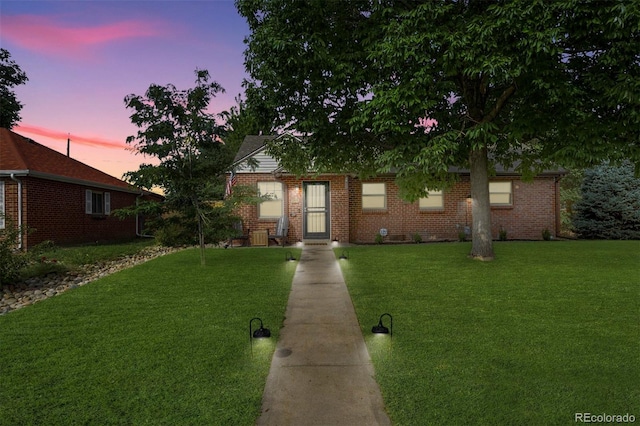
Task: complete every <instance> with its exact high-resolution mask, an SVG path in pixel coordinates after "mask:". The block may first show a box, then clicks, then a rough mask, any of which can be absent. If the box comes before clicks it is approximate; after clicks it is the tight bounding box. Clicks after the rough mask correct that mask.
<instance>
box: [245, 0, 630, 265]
mask: <svg viewBox="0 0 640 426" xmlns="http://www.w3.org/2000/svg"><path fill="white" fill-rule="evenodd" d="M236 4H237V7H238V10H239V11H240V13H241V14H242V15H243V16H244V17H246V18H247V21H248V23H249V27H250V29H251V33H250V35H249V36H248V37H247V39H246V43H247V46H248V47H247V50H246V52H245V62H246V67H247V70H248V71H249V73H250V76H251V80H250V81H248V82H247V83H246V89H247V96H248V102H249V104H250V105H251V107H252V108H254V109H255V110H256V111H258V112H259V113H261V114H262V115H263V116H264V118H265V119H271V120H273V121H274V123H275V125H276V126H277V127H278V128H280V129H287V128H288V129H292V130H295V131H297V132H301V133H303V134H305V135H307V138H306V143H305V145H303V146H300V145H297V144H296V143H295V142H293V141H291V140H288V139H286V138H283V139H279V141H278V143H277V144H274V145H273V146H272V147H271V151H272V153H273V154H274V155H276V156H277V157H279V158H280V160H281V161H282V162H283V164H284V165H285V167H286V168H287V169H288V170H292V171H294V172H296V173H298V174H303V173H305V172H306V171H307V170H308V169H309V167H310V165H311V164H313V166H314V169H315V170H320V171H324V170H331V171H354V170H356V171H359V172H360V173H361V174H363V175H366V174H373V173H380V172H385V171H390V170H394V171H396V172H397V181H398V184H399V185H400V187H401V190H402V191H403V194H404V195H405V197H406V198H407V199H415V198H416V197H418V196H421V195H424V194H425V190H426V189H437V188H443V187H446V186H447V185H448V184H450V183H451V181H452V180H453V179H455V175H453V174H451V173H449V170H450V167H452V166H457V167H463V168H466V169H468V170H469V171H470V179H471V195H472V198H473V204H472V214H473V226H472V228H473V244H472V249H471V255H472V256H473V257H476V258H483V259H491V258H493V247H492V240H491V233H490V223H491V213H490V206H489V191H488V182H489V177H490V175H491V173H492V170H493V169H494V167H495V165H497V164H501V165H503V166H505V167H511V168H514V169H515V170H518V171H520V172H521V173H522V174H523V175H524V176H525V177H532V176H533V175H534V174H535V173H536V172H539V171H540V170H542V169H544V168H548V167H554V166H557V165H561V166H575V167H585V166H590V165H594V164H597V163H599V162H600V161H601V160H602V159H608V160H611V161H614V162H615V161H620V160H621V159H624V158H630V159H631V160H632V161H633V162H634V163H635V164H636V165H638V164H640V147H639V146H638V141H639V140H640V137H639V132H640V125H639V123H640V120H639V118H640V115H639V114H640V10H639V6H638V3H637V2H629V1H622V0H620V1H614V0H611V1H593V2H583V1H575V0H557V1H547V2H531V1H529V0H514V1H498V0H495V1H490V0H440V1H429V2H411V1H393V0H382V1H341V2H338V1H322V0H308V1H304V2H300V1H296V0H237V1H236Z"/></svg>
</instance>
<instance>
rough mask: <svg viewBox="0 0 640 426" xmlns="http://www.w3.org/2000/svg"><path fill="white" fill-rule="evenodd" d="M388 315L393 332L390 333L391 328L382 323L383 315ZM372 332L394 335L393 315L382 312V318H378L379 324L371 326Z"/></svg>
mask: <svg viewBox="0 0 640 426" xmlns="http://www.w3.org/2000/svg"><path fill="white" fill-rule="evenodd" d="M384 316H388V317H389V321H390V326H391V333H389V329H388V328H387V327H385V326H384V325H383V324H382V317H384ZM371 332H372V333H374V334H390V336H391V337H393V317H392V316H391V314H382V315H380V319H379V320H378V325H374V326H373V327H371Z"/></svg>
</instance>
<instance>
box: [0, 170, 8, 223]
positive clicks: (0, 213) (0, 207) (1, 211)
mask: <svg viewBox="0 0 640 426" xmlns="http://www.w3.org/2000/svg"><path fill="white" fill-rule="evenodd" d="M4 200H5V197H4V181H0V229H4V228H5V226H7V225H6V222H5V220H4V215H5V214H6V213H5V211H6V208H5V201H4Z"/></svg>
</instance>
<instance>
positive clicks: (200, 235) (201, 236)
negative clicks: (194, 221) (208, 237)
mask: <svg viewBox="0 0 640 426" xmlns="http://www.w3.org/2000/svg"><path fill="white" fill-rule="evenodd" d="M198 239H199V240H200V265H201V266H205V265H206V264H207V259H206V257H205V255H204V248H205V247H204V221H203V220H202V215H201V214H198Z"/></svg>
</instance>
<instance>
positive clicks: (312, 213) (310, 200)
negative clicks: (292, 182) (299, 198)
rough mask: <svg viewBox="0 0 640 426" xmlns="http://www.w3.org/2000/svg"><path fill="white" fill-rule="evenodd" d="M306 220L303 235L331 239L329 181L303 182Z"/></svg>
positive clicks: (308, 237) (307, 237)
mask: <svg viewBox="0 0 640 426" xmlns="http://www.w3.org/2000/svg"><path fill="white" fill-rule="evenodd" d="M302 188H303V191H304V220H303V233H302V237H303V238H305V239H329V217H330V214H329V213H330V211H329V182H303V183H302Z"/></svg>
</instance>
